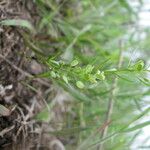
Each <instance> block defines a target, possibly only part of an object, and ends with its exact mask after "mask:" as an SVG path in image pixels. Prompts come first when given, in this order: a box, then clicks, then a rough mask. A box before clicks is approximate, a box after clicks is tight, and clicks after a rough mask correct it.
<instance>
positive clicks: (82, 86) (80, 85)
mask: <svg viewBox="0 0 150 150" xmlns="http://www.w3.org/2000/svg"><path fill="white" fill-rule="evenodd" d="M76 86H77V87H78V88H80V89H83V88H84V84H83V82H81V81H77V82H76Z"/></svg>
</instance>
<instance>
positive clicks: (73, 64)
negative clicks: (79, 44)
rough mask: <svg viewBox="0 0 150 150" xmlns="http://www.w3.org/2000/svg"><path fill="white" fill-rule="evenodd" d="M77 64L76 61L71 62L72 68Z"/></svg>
mask: <svg viewBox="0 0 150 150" xmlns="http://www.w3.org/2000/svg"><path fill="white" fill-rule="evenodd" d="M78 63H79V62H78V61H77V60H74V61H72V62H71V66H72V67H74V66H76V65H78Z"/></svg>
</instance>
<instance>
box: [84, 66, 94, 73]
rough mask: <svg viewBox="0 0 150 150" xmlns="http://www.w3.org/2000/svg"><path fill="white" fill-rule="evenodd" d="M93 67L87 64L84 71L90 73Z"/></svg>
mask: <svg viewBox="0 0 150 150" xmlns="http://www.w3.org/2000/svg"><path fill="white" fill-rule="evenodd" d="M93 69H94V66H92V65H87V66H86V68H85V72H86V73H87V74H88V73H91V72H92V70H93Z"/></svg>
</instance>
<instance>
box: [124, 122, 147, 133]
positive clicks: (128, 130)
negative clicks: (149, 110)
mask: <svg viewBox="0 0 150 150" xmlns="http://www.w3.org/2000/svg"><path fill="white" fill-rule="evenodd" d="M148 125H150V121H146V122H143V123H140V124H138V125H136V126H134V127H132V128H128V129H126V130H125V132H131V131H135V130H138V129H141V128H143V127H146V126H148Z"/></svg>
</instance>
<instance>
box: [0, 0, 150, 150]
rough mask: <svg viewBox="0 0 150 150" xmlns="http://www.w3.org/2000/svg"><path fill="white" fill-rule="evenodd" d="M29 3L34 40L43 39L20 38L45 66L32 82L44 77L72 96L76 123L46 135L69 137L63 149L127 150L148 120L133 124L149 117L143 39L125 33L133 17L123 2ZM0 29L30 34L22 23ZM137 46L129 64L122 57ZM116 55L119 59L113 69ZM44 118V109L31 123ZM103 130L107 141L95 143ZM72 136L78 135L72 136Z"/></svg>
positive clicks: (149, 91) (149, 92)
mask: <svg viewBox="0 0 150 150" xmlns="http://www.w3.org/2000/svg"><path fill="white" fill-rule="evenodd" d="M35 4H36V5H37V7H38V11H39V15H40V21H39V23H38V24H37V25H36V27H35V28H36V32H37V33H36V34H37V37H38V35H41V34H44V35H45V36H46V37H47V38H46V39H48V40H40V39H38V38H34V37H32V36H30V35H27V34H25V33H22V36H23V38H24V40H25V43H26V44H27V46H28V47H29V48H30V49H32V50H33V52H34V53H35V54H36V56H37V58H38V60H39V61H40V62H41V63H43V64H44V65H45V66H46V67H47V71H45V72H44V73H42V74H39V75H36V76H35V77H44V78H48V79H50V80H52V81H53V86H57V87H58V88H60V87H61V88H63V89H64V90H65V91H67V92H68V93H69V94H70V95H72V99H73V100H74V103H73V104H72V107H73V110H74V113H75V114H76V121H77V124H75V125H76V126H75V127H74V124H70V123H68V124H67V122H66V120H64V122H66V126H63V129H62V130H61V131H60V132H59V131H56V132H53V133H51V134H54V135H55V134H56V135H60V134H61V135H62V134H63V135H65V134H66V133H67V135H68V137H69V136H73V137H74V138H75V139H76V142H75V143H74V145H71V144H70V145H66V149H68V150H70V149H73V146H75V148H74V149H78V150H85V149H87V148H89V149H90V150H92V149H93V150H94V149H95V146H97V145H98V144H100V143H103V144H104V148H105V149H107V150H123V149H126V146H127V145H129V147H130V146H131V145H132V143H131V139H132V141H134V140H135V139H136V137H137V136H139V135H140V134H139V135H138V134H137V131H138V130H140V129H142V128H143V127H146V126H148V125H149V121H148V122H143V121H142V123H141V122H140V123H139V124H135V122H136V121H137V120H140V119H142V117H144V116H146V115H147V114H148V113H149V108H148V109H146V110H144V109H143V108H145V106H146V105H147V103H146V101H144V97H146V96H149V95H150V80H149V76H148V75H147V74H148V73H149V69H148V68H147V60H148V59H149V58H148V57H147V56H148V54H149V49H148V46H149V40H147V39H144V40H142V41H140V40H137V39H136V38H135V37H134V36H133V35H134V34H135V35H136V34H137V32H138V31H137V29H136V28H135V31H136V32H135V33H131V32H130V30H131V29H132V28H129V27H128V26H130V25H131V26H132V25H133V26H134V24H136V20H135V18H136V15H137V14H136V12H134V11H133V9H132V7H131V6H130V4H129V3H128V1H126V0H114V1H112V0H107V1H103V0H83V1H77V0H76V1H74V0H70V1H65V0H63V1H61V3H59V1H51V0H48V1H45V0H36V1H35ZM2 24H3V25H4V24H5V25H15V26H18V25H19V26H23V27H26V28H28V29H30V30H32V27H31V26H30V25H29V23H26V22H22V21H21V22H20V23H18V22H17V24H16V22H15V23H14V22H12V21H11V22H10V21H8V22H2ZM129 29H130V30H129ZM133 29H134V28H133ZM147 36H149V35H147ZM122 43H123V46H122ZM137 45H138V46H139V48H140V46H142V48H144V50H142V48H141V50H140V52H141V53H142V54H143V55H141V58H138V59H136V60H135V61H132V57H133V58H134V54H132V56H128V55H125V53H127V54H130V51H129V49H131V48H132V49H133V50H134V49H136V48H137ZM149 48H150V46H149ZM120 51H123V54H120ZM120 55H123V57H124V58H123V62H122V65H120V64H119V65H120V66H119V65H118V62H119V59H120V57H121V56H120ZM116 81H117V82H116ZM114 83H115V84H114ZM112 98H113V99H114V106H113V110H112V115H111V119H110V120H111V121H110V123H108V124H107V122H106V120H105V118H106V115H107V112H108V106H109V102H108V101H109V100H110V99H112ZM139 112H140V113H139ZM48 114H49V111H48V110H47V109H45V110H43V111H42V112H41V113H39V115H38V116H37V119H39V120H42V121H45V120H46V121H47V120H48V117H49V115H48ZM137 114H139V115H137ZM70 116H71V114H70ZM68 118H69V117H68ZM71 119H73V118H71ZM71 119H70V120H69V121H70V122H71V121H72V120H71ZM73 121H74V120H73ZM91 122H92V125H91ZM130 125H132V127H130ZM106 126H109V128H108V133H107V136H106V137H104V138H100V137H101V136H100V134H101V132H102V131H103V130H104V129H105V128H106ZM76 131H78V132H76ZM81 131H83V132H81ZM129 131H130V132H131V131H132V132H131V133H130V132H129ZM133 131H135V133H133ZM75 132H76V134H78V136H74V134H75ZM127 132H129V133H128V134H127ZM141 145H142V143H141ZM68 147H69V148H68ZM129 147H128V148H129Z"/></svg>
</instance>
